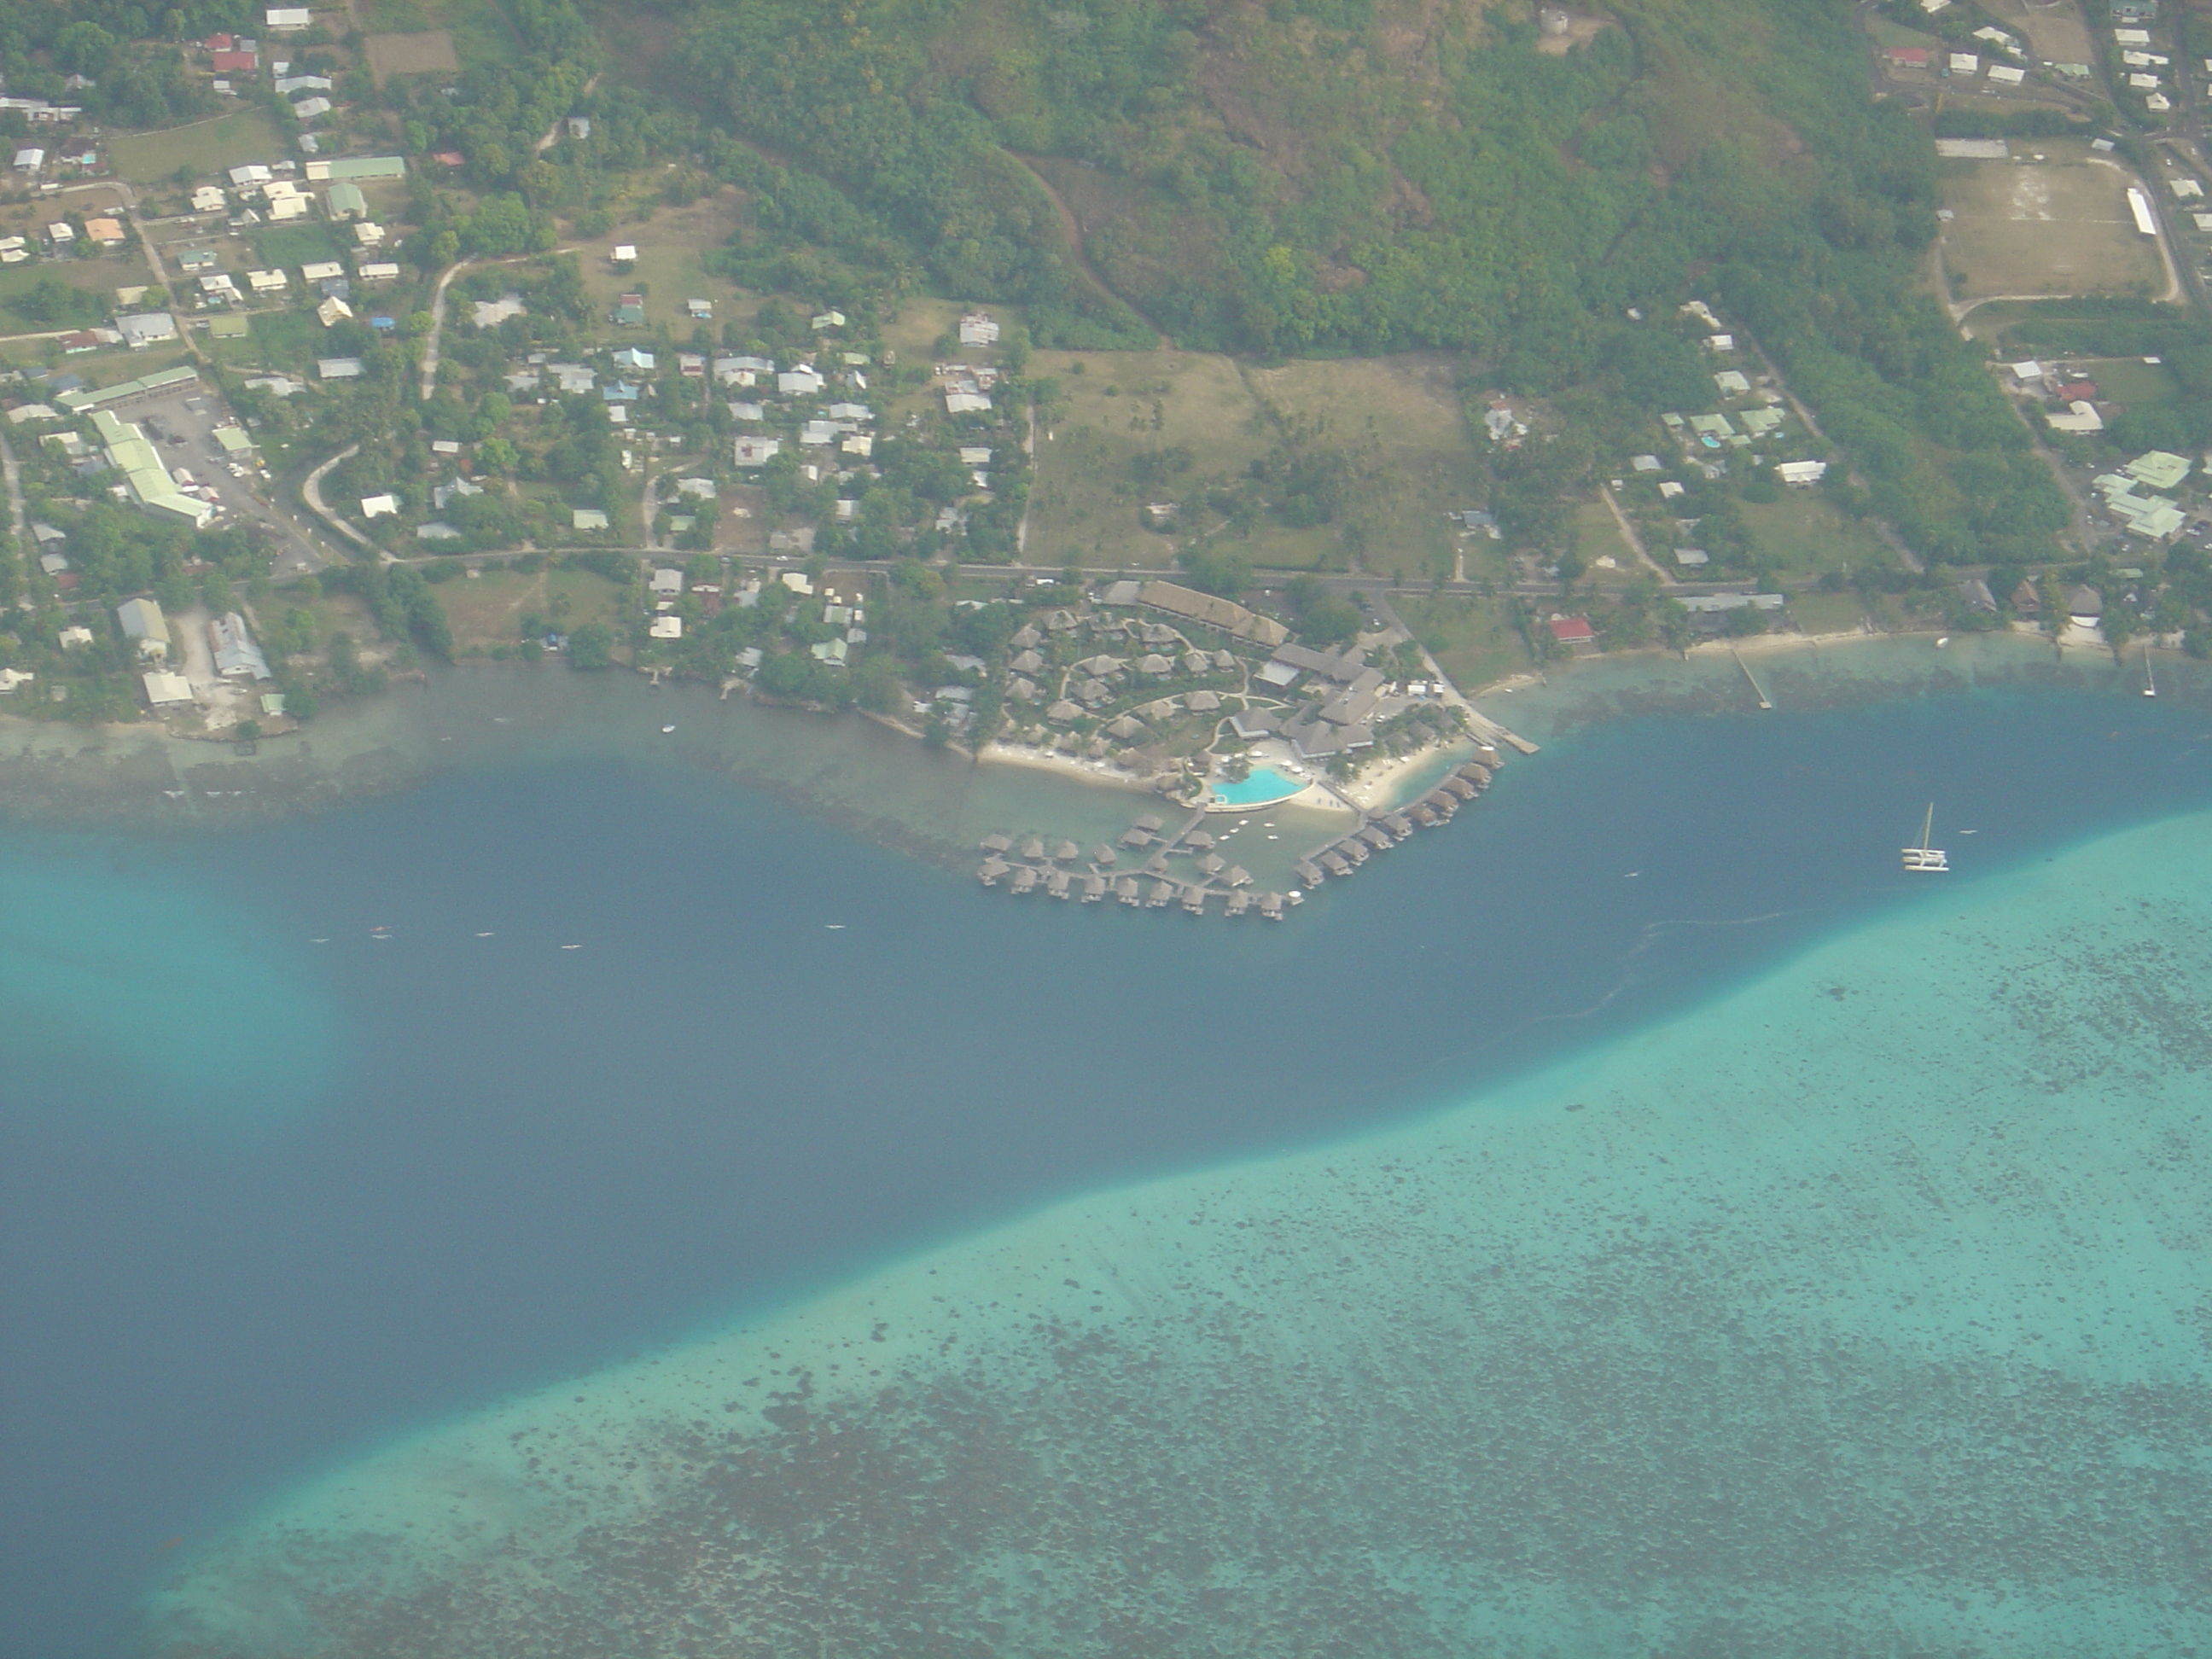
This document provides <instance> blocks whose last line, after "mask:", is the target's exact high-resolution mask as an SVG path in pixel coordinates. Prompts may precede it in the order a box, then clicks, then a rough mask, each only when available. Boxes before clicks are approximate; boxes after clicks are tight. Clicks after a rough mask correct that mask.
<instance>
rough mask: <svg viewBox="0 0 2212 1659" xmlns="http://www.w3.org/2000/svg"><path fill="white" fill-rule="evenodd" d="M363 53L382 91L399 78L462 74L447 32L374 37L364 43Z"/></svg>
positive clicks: (425, 31)
mask: <svg viewBox="0 0 2212 1659" xmlns="http://www.w3.org/2000/svg"><path fill="white" fill-rule="evenodd" d="M362 53H363V55H365V56H366V57H367V58H368V72H369V76H370V78H371V79H373V80H374V82H376V84H377V85H378V86H382V85H383V84H384V83H385V82H386V81H388V80H390V79H391V78H392V76H395V75H441V74H442V75H457V74H459V72H460V67H461V64H460V59H459V58H456V57H455V56H454V55H453V36H452V35H451V34H449V33H447V32H446V31H445V30H444V29H422V30H418V31H416V32H414V33H407V34H372V35H369V36H368V38H367V39H365V40H363V41H362Z"/></svg>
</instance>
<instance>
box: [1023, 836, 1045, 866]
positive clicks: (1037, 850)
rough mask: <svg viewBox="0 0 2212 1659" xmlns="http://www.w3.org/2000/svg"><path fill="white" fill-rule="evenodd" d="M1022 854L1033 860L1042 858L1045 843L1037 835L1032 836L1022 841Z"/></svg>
mask: <svg viewBox="0 0 2212 1659" xmlns="http://www.w3.org/2000/svg"><path fill="white" fill-rule="evenodd" d="M1022 856H1023V857H1024V858H1025V859H1029V860H1032V861H1034V860H1037V859H1041V858H1042V857H1043V856H1044V843H1043V842H1041V841H1039V840H1038V839H1037V838H1036V836H1030V838H1029V839H1028V840H1027V841H1025V842H1023V843H1022Z"/></svg>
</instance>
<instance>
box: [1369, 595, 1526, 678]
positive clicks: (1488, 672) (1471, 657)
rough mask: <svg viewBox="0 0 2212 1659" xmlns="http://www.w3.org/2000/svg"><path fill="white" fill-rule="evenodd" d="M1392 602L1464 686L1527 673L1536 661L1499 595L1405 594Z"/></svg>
mask: <svg viewBox="0 0 2212 1659" xmlns="http://www.w3.org/2000/svg"><path fill="white" fill-rule="evenodd" d="M1391 604H1392V605H1393V606H1394V607H1395V609H1396V611H1397V612H1398V615H1399V616H1400V617H1402V618H1403V619H1404V621H1405V623H1406V626H1407V628H1409V629H1412V630H1413V635H1414V637H1416V638H1417V639H1419V641H1420V642H1421V643H1422V644H1423V645H1425V646H1426V647H1428V648H1429V651H1430V653H1431V655H1433V656H1434V657H1435V658H1436V659H1437V665H1439V666H1440V667H1442V668H1443V671H1444V672H1445V673H1447V674H1449V675H1450V676H1451V678H1452V684H1455V685H1456V686H1458V687H1459V689H1460V690H1462V691H1468V692H1472V691H1474V690H1478V689H1479V688H1480V687H1482V686H1485V685H1487V684H1490V683H1491V682H1492V681H1493V680H1501V679H1504V678H1505V677H1506V676H1508V675H1509V674H1522V673H1526V672H1527V671H1528V669H1529V668H1530V666H1531V664H1530V662H1529V660H1528V647H1527V646H1526V645H1525V644H1523V643H1522V639H1521V636H1520V635H1518V634H1517V633H1516V632H1515V631H1514V630H1513V629H1512V628H1511V627H1510V625H1509V624H1508V623H1506V621H1505V615H1504V609H1503V607H1502V606H1501V605H1500V604H1499V602H1498V601H1497V600H1495V599H1476V598H1474V597H1473V596H1472V595H1460V594H1445V595H1433V596H1431V595H1414V594H1401V595H1399V596H1398V597H1397V598H1395V599H1393V600H1392V601H1391Z"/></svg>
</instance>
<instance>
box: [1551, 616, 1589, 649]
mask: <svg viewBox="0 0 2212 1659" xmlns="http://www.w3.org/2000/svg"><path fill="white" fill-rule="evenodd" d="M1552 637H1553V639H1555V640H1557V641H1559V643H1560V644H1561V645H1594V644H1595V643H1596V642H1597V629H1595V628H1592V627H1591V626H1590V625H1589V617H1553V618H1552Z"/></svg>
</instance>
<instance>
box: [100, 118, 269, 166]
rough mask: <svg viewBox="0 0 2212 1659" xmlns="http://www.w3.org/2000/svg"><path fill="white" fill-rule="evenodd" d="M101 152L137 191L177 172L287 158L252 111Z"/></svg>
mask: <svg viewBox="0 0 2212 1659" xmlns="http://www.w3.org/2000/svg"><path fill="white" fill-rule="evenodd" d="M107 150H108V155H109V157H110V158H111V159H112V161H113V162H114V164H115V171H116V172H117V173H118V174H120V175H121V176H122V177H124V178H125V179H130V180H131V181H132V182H133V183H135V184H142V185H143V184H151V183H152V182H153V181H154V180H155V179H167V178H168V177H169V176H170V175H171V174H172V173H175V172H176V170H177V169H178V168H179V167H191V168H192V169H193V170H194V171H195V172H197V173H219V172H221V171H222V170H223V169H224V168H226V167H238V166H240V165H242V164H243V163H245V162H247V161H279V160H281V159H283V156H284V155H287V154H288V153H289V152H288V151H287V150H286V149H285V146H284V141H283V138H282V137H279V136H278V134H277V131H276V125H275V124H274V123H272V122H271V121H270V118H268V117H267V116H266V115H264V114H263V113H262V112H260V111H259V110H258V109H245V110H240V111H239V112H237V113H236V114H234V115H222V116H217V117H216V118H215V119H214V120H211V121H195V122H193V123H192V125H190V126H186V127H172V128H171V129H170V130H169V131H167V132H139V133H133V134H132V135H131V137H127V138H116V139H112V140H110V141H109V143H108V147H107Z"/></svg>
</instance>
